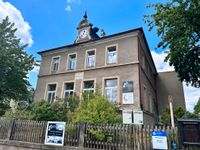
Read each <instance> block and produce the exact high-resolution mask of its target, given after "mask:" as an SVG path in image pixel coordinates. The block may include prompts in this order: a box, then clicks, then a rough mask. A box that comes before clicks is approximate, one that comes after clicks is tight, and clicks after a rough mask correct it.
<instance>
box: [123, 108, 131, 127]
mask: <svg viewBox="0 0 200 150" xmlns="http://www.w3.org/2000/svg"><path fill="white" fill-rule="evenodd" d="M122 112H123V114H122V116H123V124H133V111H132V110H123V111H122Z"/></svg>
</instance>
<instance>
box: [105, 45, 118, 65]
mask: <svg viewBox="0 0 200 150" xmlns="http://www.w3.org/2000/svg"><path fill="white" fill-rule="evenodd" d="M115 63H117V51H116V46H112V47H108V48H107V64H115Z"/></svg>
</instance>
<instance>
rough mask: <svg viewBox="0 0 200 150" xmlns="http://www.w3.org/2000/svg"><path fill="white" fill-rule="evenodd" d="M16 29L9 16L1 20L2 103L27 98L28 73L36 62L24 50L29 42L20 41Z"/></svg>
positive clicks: (0, 100)
mask: <svg viewBox="0 0 200 150" xmlns="http://www.w3.org/2000/svg"><path fill="white" fill-rule="evenodd" d="M16 31H17V29H16V28H14V23H10V22H9V19H8V17H6V18H5V19H3V20H2V21H1V22H0V103H6V101H10V100H11V99H13V100H16V101H20V100H25V99H26V98H27V95H29V91H28V89H27V88H28V87H29V86H30V83H29V81H28V80H27V74H28V71H30V70H31V69H33V67H34V65H35V64H36V63H35V59H34V58H33V56H31V55H30V56H29V55H28V54H27V53H26V52H25V51H24V49H25V48H26V47H27V44H26V45H23V44H21V43H20V39H19V38H17V37H16V35H15V33H16Z"/></svg>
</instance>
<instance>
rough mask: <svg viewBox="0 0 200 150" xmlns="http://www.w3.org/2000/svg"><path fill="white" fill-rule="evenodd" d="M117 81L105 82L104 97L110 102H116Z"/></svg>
mask: <svg viewBox="0 0 200 150" xmlns="http://www.w3.org/2000/svg"><path fill="white" fill-rule="evenodd" d="M117 95H118V93H117V79H107V80H105V96H106V97H107V98H108V100H109V101H110V102H116V101H117Z"/></svg>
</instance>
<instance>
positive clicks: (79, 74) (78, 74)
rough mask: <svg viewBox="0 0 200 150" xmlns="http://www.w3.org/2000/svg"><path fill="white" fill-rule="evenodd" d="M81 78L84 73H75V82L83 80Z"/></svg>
mask: <svg viewBox="0 0 200 150" xmlns="http://www.w3.org/2000/svg"><path fill="white" fill-rule="evenodd" d="M83 78H84V72H78V73H75V80H78V79H83Z"/></svg>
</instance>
